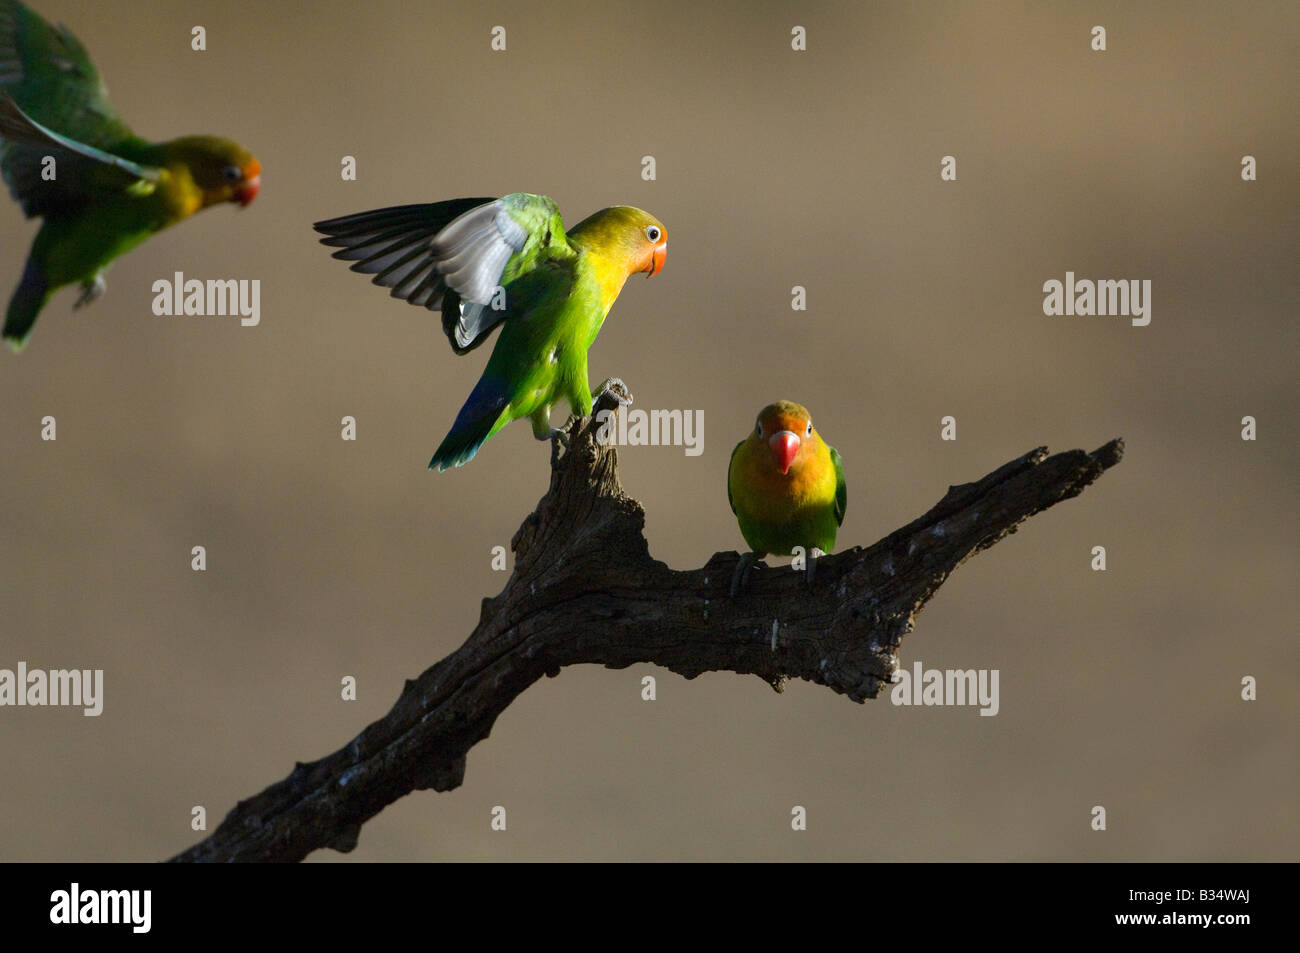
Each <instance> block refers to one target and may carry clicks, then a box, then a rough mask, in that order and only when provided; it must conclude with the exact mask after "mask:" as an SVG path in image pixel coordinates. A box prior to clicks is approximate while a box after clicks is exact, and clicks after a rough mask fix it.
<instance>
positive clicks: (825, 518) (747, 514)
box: [727, 400, 848, 596]
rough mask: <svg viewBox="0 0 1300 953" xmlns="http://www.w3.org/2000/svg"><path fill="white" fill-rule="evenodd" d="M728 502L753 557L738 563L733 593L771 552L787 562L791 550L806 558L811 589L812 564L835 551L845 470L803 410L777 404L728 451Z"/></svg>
mask: <svg viewBox="0 0 1300 953" xmlns="http://www.w3.org/2000/svg"><path fill="white" fill-rule="evenodd" d="M727 499H728V500H730V502H731V511H732V512H733V513H735V514H736V521H737V522H738V523H739V524H740V532H741V534H742V535H743V536H744V537H745V542H746V543H748V544H749V548H750V549H751V550H753V552H751V553H746V554H745V555H744V556H742V557H741V559H740V562H739V563H738V564H737V566H736V571H735V574H734V575H733V576H732V579H731V594H732V595H733V596H734V595H735V594H736V593H737V592H738V591H739V590H740V588H741V587H742V586H744V584H745V583H746V582H747V581H748V579H749V569H750V567H751V566H753V564H754V562H755V561H757V560H759V559H762V558H763V557H764V556H766V555H767V554H768V553H775V554H776V555H778V556H788V555H792V554H793V553H794V549H795V547H796V546H798V547H802V549H803V551H804V553H806V555H807V567H808V568H807V573H808V582H809V583H810V584H811V583H812V580H813V570H814V568H815V560H816V558H817V557H818V556H824V555H826V553H829V552H830V551H831V550H832V549H834V548H835V533H836V531H837V530H838V529H839V527H840V524H841V523H843V522H844V510H845V507H846V506H847V505H848V492H847V490H846V489H845V486H844V464H843V461H841V460H840V455H839V453H838V452H837V451H836V449H835V448H834V447H832V446H829V445H827V444H826V442H825V441H823V440H822V438H821V436H820V435H819V434H818V433H817V431H816V430H814V429H813V425H812V416H811V415H810V414H809V413H808V411H807V409H806V408H804V407H802V406H800V405H799V404H796V403H793V402H792V401H788V400H778V401H777V402H776V403H775V404H768V405H767V406H766V407H764V408H763V409H762V410H760V411H759V412H758V420H757V422H756V423H755V424H754V429H753V430H751V431H750V432H749V436H748V437H746V438H745V439H744V440H742V441H740V443H738V444H736V449H735V450H733V451H731V463H730V465H729V466H728V467H727Z"/></svg>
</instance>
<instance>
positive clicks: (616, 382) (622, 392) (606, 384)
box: [591, 377, 632, 407]
mask: <svg viewBox="0 0 1300 953" xmlns="http://www.w3.org/2000/svg"><path fill="white" fill-rule="evenodd" d="M603 394H609V395H610V396H611V397H613V398H614V399H615V400H616V401H618V404H619V406H620V407H627V406H628V405H629V404H631V403H632V394H631V393H630V392H629V391H628V389H627V385H626V384H624V383H623V381H622V379H620V378H618V377H607V378H605V379H604V380H603V381H601V382H600V384H599V385H597V387H596V389H595V390H593V391H592V392H591V402H592V403H593V404H594V403H596V402H597V401H598V400H600V398H601V396H602V395H603Z"/></svg>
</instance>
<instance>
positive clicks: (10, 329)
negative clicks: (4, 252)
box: [4, 257, 51, 354]
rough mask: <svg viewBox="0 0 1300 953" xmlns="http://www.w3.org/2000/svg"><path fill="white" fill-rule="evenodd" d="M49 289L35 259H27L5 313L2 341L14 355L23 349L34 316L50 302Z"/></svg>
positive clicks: (34, 318)
mask: <svg viewBox="0 0 1300 953" xmlns="http://www.w3.org/2000/svg"><path fill="white" fill-rule="evenodd" d="M50 293H51V288H50V286H49V282H47V281H46V280H45V272H44V270H43V269H42V268H41V267H40V265H38V264H37V263H36V260H35V257H32V258H28V259H27V267H26V268H24V269H23V280H22V281H21V282H20V283H19V285H18V290H17V291H15V292H14V296H13V298H12V299H10V301H9V310H8V311H7V312H6V313H5V327H4V339H5V343H6V344H8V345H9V347H10V349H12V350H13V352H14V353H15V354H17V353H18V352H19V351H21V350H22V349H23V346H24V345H25V344H26V343H27V337H28V335H30V334H31V333H32V325H34V324H35V323H36V316H37V315H39V314H40V313H41V308H43V307H45V302H47V301H48V300H50Z"/></svg>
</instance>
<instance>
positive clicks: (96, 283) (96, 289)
mask: <svg viewBox="0 0 1300 953" xmlns="http://www.w3.org/2000/svg"><path fill="white" fill-rule="evenodd" d="M107 290H108V282H107V281H105V280H104V276H103V275H96V276H95V277H94V278H92V279H91V280H90V281H83V282H82V283H81V296H80V297H79V298H77V300H76V302H75V303H74V304H73V305H72V307H73V310H76V309H77V308H84V307H85V306H86V305H88V304H90V302H92V301H94V300H95V299H96V298H98V297H99V296H100V295H102V294H103V293H104V292H105V291H107Z"/></svg>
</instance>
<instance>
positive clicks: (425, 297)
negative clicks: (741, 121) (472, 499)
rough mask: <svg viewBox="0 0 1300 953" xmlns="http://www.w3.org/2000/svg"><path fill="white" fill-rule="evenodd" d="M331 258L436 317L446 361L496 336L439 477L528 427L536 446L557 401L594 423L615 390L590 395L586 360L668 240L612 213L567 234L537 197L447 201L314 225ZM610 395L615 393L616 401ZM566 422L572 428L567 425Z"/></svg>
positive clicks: (440, 458) (657, 264)
mask: <svg viewBox="0 0 1300 953" xmlns="http://www.w3.org/2000/svg"><path fill="white" fill-rule="evenodd" d="M315 227H316V230H317V231H319V232H321V233H323V234H324V235H326V236H327V237H326V238H323V239H321V242H322V243H323V244H325V245H331V246H337V247H338V248H339V250H338V251H336V252H335V253H334V257H335V258H341V259H344V260H345V261H351V262H354V264H353V265H352V270H353V271H359V272H362V273H364V274H370V275H374V278H373V279H372V280H373V281H374V283H375V284H377V285H383V286H384V287H387V288H391V289H392V295H393V297H395V298H402V299H403V300H405V301H406V302H407V303H409V304H413V305H418V306H419V307H422V308H427V309H429V310H430V311H441V313H442V328H443V330H444V331H445V332H446V334H447V337H448V339H449V340H450V341H451V347H452V350H453V351H455V352H456V353H457V354H465V353H466V352H468V351H472V350H473V349H474V348H476V347H478V346H479V345H480V344H482V343H483V342H484V341H485V340H487V338H488V336H489V335H491V333H492V331H493V329H495V328H496V327H497V325H500V326H501V335H500V337H498V338H497V343H496V347H495V348H493V350H492V356H491V357H490V358H488V362H487V367H486V368H485V369H484V371H483V376H482V377H480V378H479V381H478V384H477V385H475V387H474V390H473V392H472V393H471V394H470V395H469V399H468V400H466V401H465V406H463V407H462V408H461V409H460V413H459V414H458V415H457V416H456V422H455V423H454V424H452V427H451V432H450V433H448V434H447V436H446V437H445V438H443V441H442V444H441V446H439V447H438V449H437V451H436V452H435V453H434V455H433V459H432V460H431V461H429V469H430V470H432V469H433V468H434V467H437V468H438V469H439V470H446V469H448V468H449V467H458V466H461V465H463V464H465V463H468V462H469V461H470V460H472V459H474V454H476V453H478V449H479V447H481V446H483V444H484V443H485V442H486V441H487V440H488V438H489V437H491V436H492V435H493V434H495V433H496V432H497V431H498V430H500V429H501V428H502V427H504V426H505V425H506V424H508V423H510V422H511V421H512V420H518V419H519V418H520V417H528V418H529V419H531V421H532V424H533V435H534V436H536V437H537V439H538V440H547V439H552V440H555V441H557V442H556V443H553V444H552V447H551V450H552V460H554V457H555V454H556V453H557V452H558V449H559V447H558V443H559V442H561V441H563V440H564V437H565V428H564V427H560V428H554V429H553V428H552V427H551V422H550V413H551V407H552V406H553V405H555V404H556V403H557V402H558V401H559V400H560V398H564V399H565V400H566V401H567V402H568V405H569V409H570V410H571V411H572V413H573V414H574V415H575V416H578V417H586V416H588V415H590V414H591V405H592V398H593V396H595V395H597V394H599V393H600V392H601V391H602V390H605V389H607V388H612V385H615V384H617V385H618V388H617V389H621V387H622V382H621V381H617V380H615V379H610V380H607V381H605V382H604V383H603V384H601V385H600V387H597V388H596V389H595V391H592V390H591V389H590V388H589V385H588V383H587V349H588V348H590V347H591V344H592V342H593V341H595V340H596V334H597V332H599V331H600V328H601V325H602V324H604V323H605V316H606V315H607V314H609V309H610V308H611V307H613V305H614V301H615V300H616V299H617V298H618V294H619V292H620V291H621V290H622V289H623V283H624V282H625V281H627V279H628V278H629V277H630V276H631V275H635V274H641V273H644V274H646V275H648V276H651V277H653V276H654V275H657V274H658V273H659V269H661V268H662V267H663V266H664V260H665V259H666V258H667V256H668V235H667V232H666V231H665V230H664V226H663V223H661V222H660V221H659V220H658V219H657V218H655V217H654V216H653V215H650V214H648V213H646V212H643V211H641V210H640V209H636V208H630V207H629V206H626V205H616V206H614V207H613V208H607V209H602V210H601V211H599V212H596V213H595V214H594V215H591V216H589V217H588V218H586V219H584V220H583V221H582V222H580V223H579V224H578V225H576V226H575V227H574V228H573V229H572V230H571V231H570V232H569V233H568V234H565V231H564V223H563V221H561V219H560V210H559V209H558V208H556V205H555V203H554V202H553V201H552V200H551V199H549V198H547V197H546V196H544V195H530V194H527V193H524V192H515V193H512V194H510V195H507V196H504V197H503V198H499V199H491V198H479V199H452V200H451V201H447V202H434V203H433V204H431V205H400V206H397V207H394V208H385V209H378V210H376V211H373V212H360V213H358V214H356V215H347V216H344V217H343V218H335V219H330V220H329V221H327V222H317V223H316V226H315ZM617 389H615V392H616V393H617ZM570 419H572V418H570Z"/></svg>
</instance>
